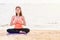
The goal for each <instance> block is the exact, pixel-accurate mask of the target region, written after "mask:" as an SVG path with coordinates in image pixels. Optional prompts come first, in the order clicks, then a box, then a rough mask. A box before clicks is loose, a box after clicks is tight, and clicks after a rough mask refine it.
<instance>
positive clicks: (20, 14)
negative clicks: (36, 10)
mask: <svg viewBox="0 0 60 40" xmlns="http://www.w3.org/2000/svg"><path fill="white" fill-rule="evenodd" d="M17 8H19V9H20V13H19V16H22V11H21V7H19V6H17V7H16V8H15V9H17ZM17 15H18V14H17V13H16V16H17Z"/></svg>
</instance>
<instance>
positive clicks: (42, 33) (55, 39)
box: [0, 30, 60, 40]
mask: <svg viewBox="0 0 60 40" xmlns="http://www.w3.org/2000/svg"><path fill="white" fill-rule="evenodd" d="M0 40H60V30H31V31H30V32H29V33H28V34H26V35H24V34H9V35H8V33H7V32H6V31H4V30H0Z"/></svg>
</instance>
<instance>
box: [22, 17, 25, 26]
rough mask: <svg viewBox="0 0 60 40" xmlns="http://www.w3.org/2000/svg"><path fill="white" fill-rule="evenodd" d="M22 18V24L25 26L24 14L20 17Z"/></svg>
mask: <svg viewBox="0 0 60 40" xmlns="http://www.w3.org/2000/svg"><path fill="white" fill-rule="evenodd" d="M22 20H23V25H24V26H26V21H25V18H24V16H23V17H22Z"/></svg>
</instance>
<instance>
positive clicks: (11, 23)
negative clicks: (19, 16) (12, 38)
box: [10, 16, 14, 26]
mask: <svg viewBox="0 0 60 40" xmlns="http://www.w3.org/2000/svg"><path fill="white" fill-rule="evenodd" d="M13 21H14V16H12V19H11V22H10V26H12V25H14V23H13Z"/></svg>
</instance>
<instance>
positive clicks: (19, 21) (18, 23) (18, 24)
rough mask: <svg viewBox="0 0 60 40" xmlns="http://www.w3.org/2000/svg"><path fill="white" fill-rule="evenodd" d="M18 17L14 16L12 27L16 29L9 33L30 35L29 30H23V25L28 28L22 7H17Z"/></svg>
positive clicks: (9, 30) (8, 30) (10, 30)
mask: <svg viewBox="0 0 60 40" xmlns="http://www.w3.org/2000/svg"><path fill="white" fill-rule="evenodd" d="M15 10H16V15H15V16H12V20H11V23H10V25H11V26H12V25H15V28H14V29H7V32H8V33H28V32H29V31H30V30H29V29H28V28H23V26H22V25H24V26H26V22H25V19H24V16H23V15H22V10H21V7H19V6H17V7H16V8H15Z"/></svg>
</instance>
